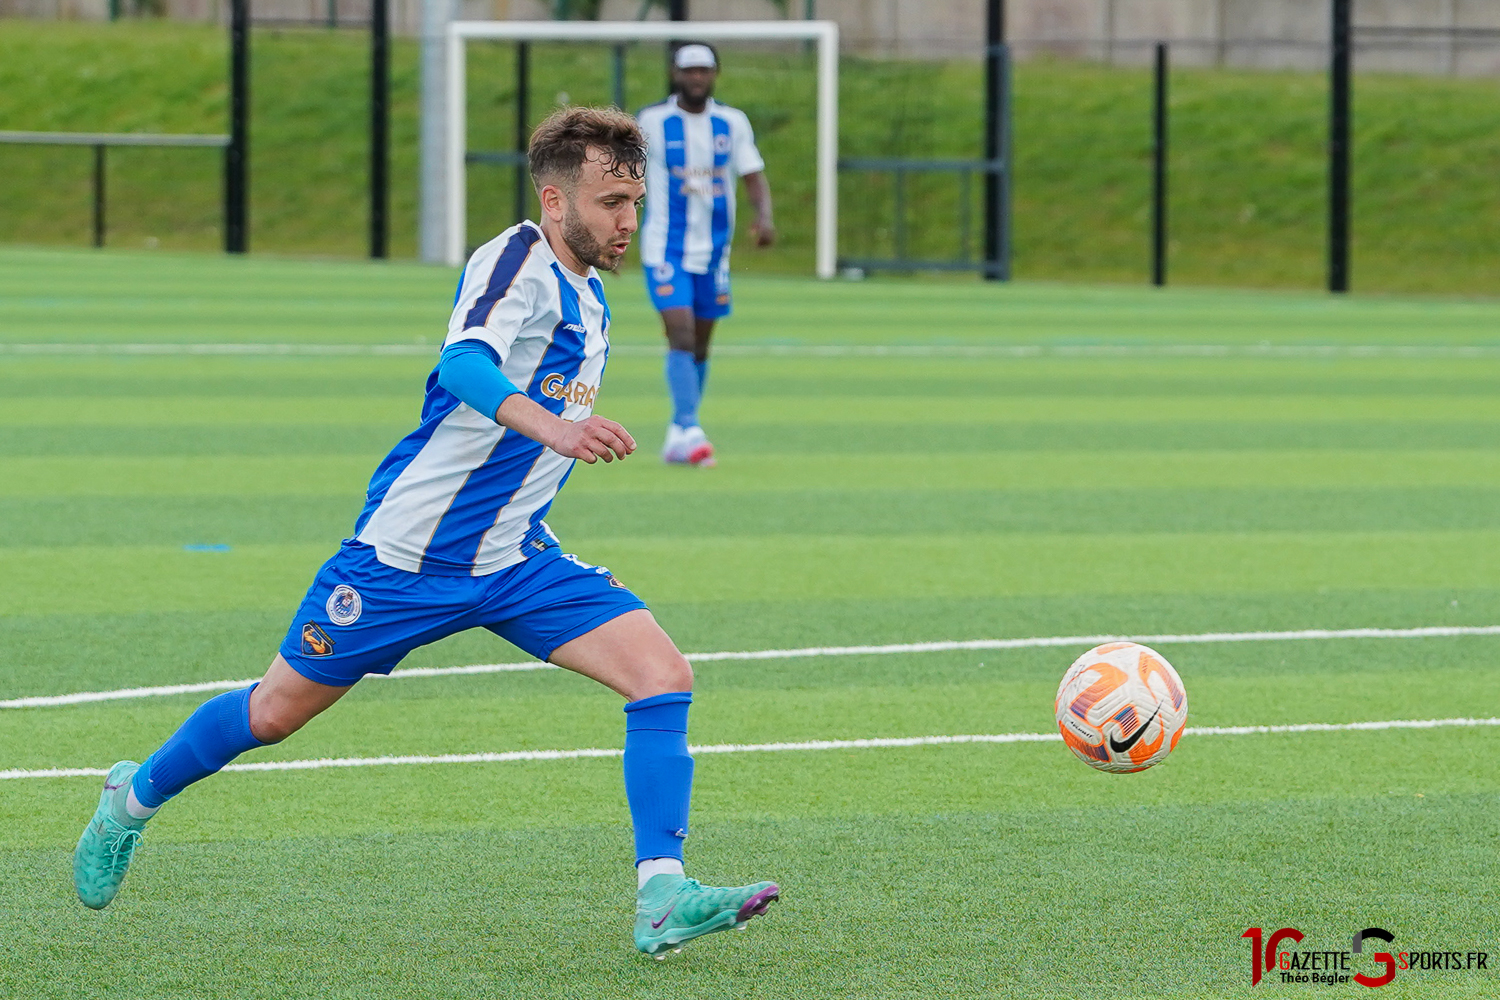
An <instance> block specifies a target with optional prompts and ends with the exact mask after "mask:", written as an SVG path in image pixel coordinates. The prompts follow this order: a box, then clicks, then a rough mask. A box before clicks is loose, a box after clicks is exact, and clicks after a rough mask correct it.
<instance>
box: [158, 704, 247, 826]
mask: <svg viewBox="0 0 1500 1000" xmlns="http://www.w3.org/2000/svg"><path fill="white" fill-rule="evenodd" d="M254 690H255V685H254V684H252V685H250V686H249V687H247V688H245V689H243V690H240V691H230V692H228V693H227V694H221V695H219V696H218V697H217V698H210V699H209V700H208V701H205V702H204V703H203V704H202V705H199V706H198V710H197V711H196V712H194V713H193V714H192V715H190V716H188V720H187V721H186V722H184V723H183V724H182V725H181V726H180V727H179V728H178V730H177V732H175V733H173V734H172V738H171V739H169V740H167V742H165V743H163V744H162V745H161V748H160V749H159V750H157V751H156V752H155V753H154V754H152V755H151V756H150V757H147V758H146V762H145V763H144V764H142V765H141V769H140V770H139V771H136V772H135V779H134V780H133V781H132V782H131V786H130V787H131V788H132V789H133V790H134V791H135V797H136V800H137V801H139V802H140V804H141V805H143V806H146V807H147V808H155V807H157V806H159V805H161V804H162V803H163V802H165V801H167V800H168V799H170V798H171V797H172V796H174V795H176V794H177V793H178V792H180V791H182V790H183V789H184V788H186V787H187V786H188V785H191V784H192V783H193V782H195V781H197V780H198V779H200V778H206V777H208V776H209V775H210V774H213V773H215V772H216V771H218V770H219V769H220V768H222V767H223V766H224V765H225V764H228V763H229V762H230V761H232V760H234V759H235V758H236V757H238V756H239V755H240V754H242V753H244V752H245V751H246V750H254V749H255V748H256V747H262V746H265V744H264V743H262V742H261V741H260V740H258V739H256V738H255V736H254V735H253V734H252V733H251V732H250V692H251V691H254Z"/></svg>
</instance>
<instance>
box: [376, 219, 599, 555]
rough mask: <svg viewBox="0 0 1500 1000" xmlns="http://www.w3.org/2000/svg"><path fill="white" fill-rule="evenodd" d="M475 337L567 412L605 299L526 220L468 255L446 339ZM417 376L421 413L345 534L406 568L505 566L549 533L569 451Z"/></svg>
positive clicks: (595, 283) (593, 351)
mask: <svg viewBox="0 0 1500 1000" xmlns="http://www.w3.org/2000/svg"><path fill="white" fill-rule="evenodd" d="M466 340H477V341H480V342H481V343H484V344H487V345H489V347H490V348H492V349H493V350H494V351H495V353H496V354H497V355H499V358H500V370H501V372H502V373H503V374H504V375H505V377H506V378H508V379H510V381H511V382H513V383H514V384H515V385H516V387H517V388H519V389H520V390H521V391H523V392H525V393H526V395H527V396H529V397H530V398H531V399H533V400H534V401H536V402H537V403H540V404H541V405H542V406H543V407H545V408H546V409H548V410H550V411H552V412H553V413H555V414H557V415H558V416H560V417H562V418H563V419H565V420H582V419H584V418H585V417H587V416H588V415H589V414H591V413H593V410H594V397H595V396H596V395H597V393H598V391H599V381H600V379H601V378H602V377H603V375H604V363H605V360H606V358H607V357H608V355H609V306H607V305H605V303H604V286H603V284H601V283H600V281H599V275H598V274H597V273H596V272H595V271H594V270H593V269H592V268H590V269H589V273H588V275H587V276H582V275H579V274H575V273H574V272H572V271H570V270H568V269H567V268H566V267H564V266H563V265H562V264H561V263H559V262H558V259H557V256H556V255H555V254H554V253H553V252H552V248H551V247H550V246H548V244H547V239H546V237H545V236H543V235H542V231H541V229H540V228H539V227H538V226H537V225H536V224H535V223H532V222H523V223H521V224H520V225H519V226H514V227H512V228H510V229H507V230H506V231H505V232H503V233H501V234H500V235H499V236H497V237H496V238H495V239H493V240H491V241H490V242H488V243H486V244H485V245H484V246H482V247H480V248H479V249H478V250H476V251H474V255H473V256H472V257H470V258H469V263H468V265H467V266H466V267H465V268H464V275H463V280H462V282H461V283H460V284H459V288H458V297H457V300H456V301H455V303H454V306H453V315H452V317H451V318H450V319H449V321H448V336H447V339H446V340H445V341H444V342H443V346H444V347H447V346H448V345H450V344H456V343H460V342H462V341H466ZM491 417H492V414H484V413H480V412H478V411H477V410H474V409H472V408H471V407H470V406H469V405H468V404H466V403H463V402H460V401H459V400H458V398H457V397H455V396H454V395H452V394H451V393H449V392H448V391H447V390H446V389H444V388H443V387H442V386H440V385H438V381H437V370H436V369H434V370H433V373H432V374H431V375H430V376H428V379H427V395H426V398H425V399H424V400H423V403H422V423H421V425H420V426H419V427H418V428H417V429H416V430H414V431H412V432H411V433H410V434H408V435H407V436H406V437H405V438H404V439H403V440H402V441H401V443H400V444H398V445H396V447H395V448H394V449H393V450H392V451H391V453H390V454H389V455H387V456H386V458H385V461H383V462H381V463H380V467H379V468H377V469H376V470H375V475H374V476H373V477H372V478H371V480H370V489H369V492H368V494H367V495H366V498H365V507H364V510H363V511H362V512H361V514H360V516H359V521H358V523H357V524H356V526H355V538H356V539H358V540H359V541H361V542H364V543H365V544H367V545H371V546H374V548H375V555H376V558H378V559H379V560H380V561H381V562H382V563H384V564H385V565H387V566H393V567H395V568H397V569H404V570H408V571H410V572H413V573H433V574H437V575H439V576H485V575H488V574H490V573H495V572H498V571H499V570H502V569H504V568H506V567H507V566H512V565H515V564H516V563H518V562H520V561H521V560H523V559H524V558H526V554H527V552H528V551H529V547H540V546H541V545H542V544H543V543H544V541H545V539H546V538H547V537H550V536H551V531H550V530H549V529H548V528H547V525H546V523H545V522H543V520H542V518H543V517H545V516H546V514H547V509H548V508H549V507H550V506H551V505H552V500H553V498H554V497H556V496H557V491H558V490H559V489H561V488H562V485H563V483H564V482H565V481H566V480H567V478H568V473H569V472H571V471H572V469H573V459H571V458H566V457H564V456H562V455H559V454H558V453H557V452H555V451H552V450H551V449H550V448H546V447H543V446H542V445H541V444H538V443H537V442H535V441H533V440H531V439H530V438H528V437H526V436H525V435H523V434H521V433H519V432H518V431H514V430H510V429H508V428H505V427H501V426H500V425H499V424H497V423H495V421H494V420H493V419H491Z"/></svg>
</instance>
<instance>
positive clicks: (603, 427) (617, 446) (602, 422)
mask: <svg viewBox="0 0 1500 1000" xmlns="http://www.w3.org/2000/svg"><path fill="white" fill-rule="evenodd" d="M495 423H497V424H500V425H501V426H503V427H509V428H511V429H513V430H516V431H519V432H520V433H522V434H525V435H526V436H527V437H529V438H531V440H533V441H537V442H540V443H541V444H544V445H546V446H547V447H548V448H551V449H552V450H553V451H555V452H557V453H558V454H559V455H565V456H567V457H568V458H578V459H582V460H583V461H585V462H588V463H589V464H590V465H592V464H593V463H595V462H597V461H598V460H599V459H601V458H602V459H604V460H605V461H606V462H613V461H614V460H615V459H616V458H624V457H625V456H626V455H629V454H630V453H631V452H633V451H635V438H633V437H631V436H630V432H629V431H627V430H626V429H625V428H623V427H621V426H620V425H619V424H617V423H615V422H614V421H613V420H606V419H605V418H604V417H601V416H597V415H596V416H591V417H587V418H585V419H583V420H579V421H577V422H574V421H572V420H564V419H563V418H562V417H559V416H557V415H556V414H554V413H551V412H550V411H548V410H546V409H545V408H543V407H542V406H541V404H539V403H537V402H536V401H535V400H533V399H530V398H528V397H527V396H525V395H523V394H521V393H515V394H513V395H510V396H506V397H505V400H504V402H502V403H501V404H500V408H499V409H498V410H496V411H495Z"/></svg>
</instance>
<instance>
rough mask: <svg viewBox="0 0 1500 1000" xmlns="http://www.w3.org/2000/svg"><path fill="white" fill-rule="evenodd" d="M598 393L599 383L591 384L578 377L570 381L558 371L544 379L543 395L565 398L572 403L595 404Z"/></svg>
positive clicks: (552, 397)
mask: <svg viewBox="0 0 1500 1000" xmlns="http://www.w3.org/2000/svg"><path fill="white" fill-rule="evenodd" d="M598 394H599V387H598V386H597V385H589V384H588V383H586V382H582V381H580V380H578V379H576V378H575V379H574V380H573V381H571V382H569V381H568V380H567V379H565V378H563V377H562V376H561V375H559V374H557V373H556V372H553V373H552V374H551V375H548V376H547V377H546V378H544V379H542V395H543V396H546V397H548V398H549V399H565V400H567V401H568V402H570V403H581V404H583V405H584V406H593V405H594V397H595V396H597V395H598Z"/></svg>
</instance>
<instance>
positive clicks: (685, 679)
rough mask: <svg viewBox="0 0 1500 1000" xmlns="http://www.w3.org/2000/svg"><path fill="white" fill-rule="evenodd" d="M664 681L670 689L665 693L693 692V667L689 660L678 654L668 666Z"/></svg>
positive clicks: (666, 689) (667, 688)
mask: <svg viewBox="0 0 1500 1000" xmlns="http://www.w3.org/2000/svg"><path fill="white" fill-rule="evenodd" d="M664 681H665V683H666V684H667V685H669V686H668V687H666V688H665V689H664V691H663V693H665V692H666V691H691V690H692V689H693V665H692V664H691V663H689V662H688V658H687V657H686V656H683V655H682V654H681V653H678V654H677V655H676V657H675V658H673V659H671V660H669V661H668V662H667V664H666V676H665V678H664Z"/></svg>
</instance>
